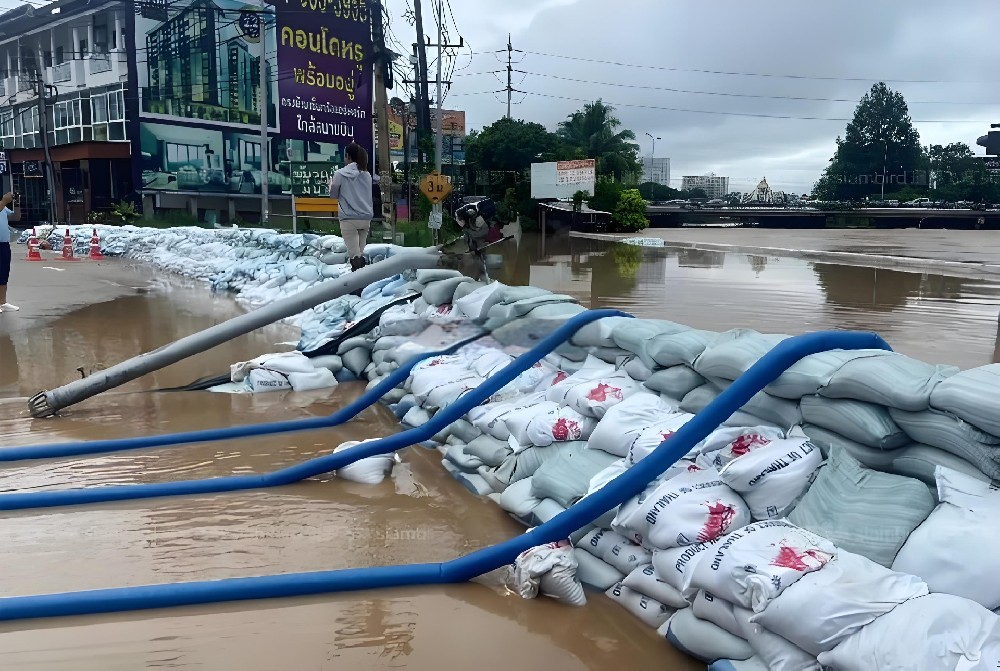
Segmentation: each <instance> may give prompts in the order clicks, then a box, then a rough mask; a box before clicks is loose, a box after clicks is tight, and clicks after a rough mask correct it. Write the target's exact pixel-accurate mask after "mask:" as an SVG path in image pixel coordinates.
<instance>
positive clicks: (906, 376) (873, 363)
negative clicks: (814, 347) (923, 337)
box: [819, 352, 959, 412]
mask: <svg viewBox="0 0 1000 671" xmlns="http://www.w3.org/2000/svg"><path fill="white" fill-rule="evenodd" d="M958 372H959V369H958V368H956V367H955V366H934V365H931V364H929V363H924V362H923V361H917V360H916V359H911V358H910V357H908V356H904V355H902V354H899V353H898V352H883V353H882V354H880V355H878V356H870V357H865V358H863V359H855V360H853V361H848V362H846V363H845V364H844V365H843V366H841V367H840V370H838V371H837V372H836V373H834V374H833V377H832V378H831V379H830V382H828V383H827V384H826V385H825V386H824V387H823V388H822V389H820V392H819V393H820V394H821V395H822V396H826V397H828V398H850V399H854V400H857V401H865V402H867V403H875V404H878V405H884V406H887V407H890V408H898V409H900V410H909V411H911V412H918V411H920V410H926V409H927V408H928V406H929V405H930V397H931V392H932V391H933V390H934V388H935V387H936V386H937V385H938V384H940V383H941V382H942V381H944V380H946V379H947V378H949V377H951V376H953V375H955V374H956V373H958Z"/></svg>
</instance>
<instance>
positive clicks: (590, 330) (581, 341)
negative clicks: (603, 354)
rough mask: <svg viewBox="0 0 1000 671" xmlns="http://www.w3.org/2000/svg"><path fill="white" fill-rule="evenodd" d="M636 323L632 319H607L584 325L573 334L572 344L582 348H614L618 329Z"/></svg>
mask: <svg viewBox="0 0 1000 671" xmlns="http://www.w3.org/2000/svg"><path fill="white" fill-rule="evenodd" d="M631 321H634V320H633V319H632V318H631V317H605V318H604V319H598V320H597V321H593V322H590V323H589V324H586V325H584V326H583V327H582V328H581V329H580V330H579V331H577V332H576V333H574V334H573V336H572V337H571V338H570V342H571V343H573V344H574V345H578V346H580V347H614V345H615V341H614V338H613V337H612V334H613V333H614V330H615V328H616V327H618V326H620V325H622V324H624V323H625V322H631Z"/></svg>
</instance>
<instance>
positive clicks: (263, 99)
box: [258, 11, 271, 226]
mask: <svg viewBox="0 0 1000 671" xmlns="http://www.w3.org/2000/svg"><path fill="white" fill-rule="evenodd" d="M258 18H259V19H260V73H259V74H260V85H259V89H260V102H259V105H260V224H261V226H267V219H268V216H267V195H268V194H267V191H268V189H267V187H268V178H269V177H270V175H269V174H268V173H269V172H270V170H271V162H270V156H269V154H270V151H269V149H270V142H269V141H268V137H267V39H266V38H267V23H266V21H265V17H264V12H263V11H261V12H260V13H259V15H258Z"/></svg>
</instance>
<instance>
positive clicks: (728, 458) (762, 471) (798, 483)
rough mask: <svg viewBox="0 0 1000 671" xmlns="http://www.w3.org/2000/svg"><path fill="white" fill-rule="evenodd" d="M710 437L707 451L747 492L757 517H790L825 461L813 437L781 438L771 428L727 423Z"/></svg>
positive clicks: (723, 475) (729, 478)
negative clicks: (725, 426) (743, 427)
mask: <svg viewBox="0 0 1000 671" xmlns="http://www.w3.org/2000/svg"><path fill="white" fill-rule="evenodd" d="M709 441H712V442H709V444H707V445H706V446H705V447H704V448H703V449H702V456H703V457H709V458H710V459H711V464H712V465H713V466H714V467H715V468H716V469H718V470H719V476H720V477H721V478H722V481H723V482H725V483H726V484H727V485H729V487H730V488H732V489H733V491H735V492H737V493H738V494H740V496H742V497H743V500H744V501H746V504H747V506H748V507H749V508H750V513H751V514H752V515H753V518H754V519H757V520H764V519H781V518H783V517H785V516H786V515H787V514H788V513H789V511H791V509H792V508H793V507H794V506H795V504H796V503H797V502H798V500H799V498H800V497H801V496H802V495H803V493H804V492H805V491H806V490H807V489H808V488H809V485H810V484H812V481H813V478H814V475H815V473H816V469H817V468H819V467H820V464H822V462H823V456H822V454H821V453H820V450H819V448H818V447H816V446H815V445H813V444H812V443H811V442H809V439H808V438H805V437H801V438H800V437H793V438H781V437H779V436H775V435H774V433H770V434H769V433H767V432H766V429H760V428H758V429H743V430H741V429H724V430H720V431H716V432H715V433H714V434H712V436H710V437H709ZM699 463H700V462H699ZM702 465H704V464H702Z"/></svg>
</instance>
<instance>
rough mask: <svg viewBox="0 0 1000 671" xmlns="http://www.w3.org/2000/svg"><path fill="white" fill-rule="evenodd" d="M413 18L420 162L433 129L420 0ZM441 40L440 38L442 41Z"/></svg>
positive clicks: (414, 6) (415, 7)
mask: <svg viewBox="0 0 1000 671" xmlns="http://www.w3.org/2000/svg"><path fill="white" fill-rule="evenodd" d="M413 18H414V20H415V22H416V28H417V77H416V79H417V81H419V82H422V85H421V86H420V87H419V88H418V89H417V106H418V108H419V111H418V112H417V148H418V156H419V157H420V162H421V163H423V162H424V152H423V149H422V148H420V140H421V138H423V137H424V136H425V134H426V133H428V132H430V130H431V119H430V116H431V108H430V96H428V95H427V86H428V82H427V42H426V40H424V19H423V14H421V12H420V0H413ZM440 41H441V40H438V42H440Z"/></svg>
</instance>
